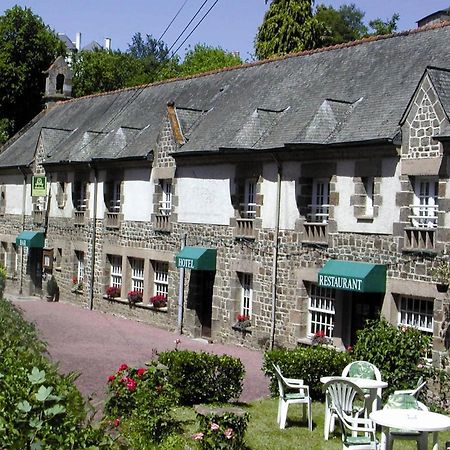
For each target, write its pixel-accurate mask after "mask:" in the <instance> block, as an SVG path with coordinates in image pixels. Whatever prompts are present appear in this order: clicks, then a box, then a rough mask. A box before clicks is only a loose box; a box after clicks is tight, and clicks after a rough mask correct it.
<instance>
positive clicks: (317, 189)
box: [307, 178, 330, 223]
mask: <svg viewBox="0 0 450 450" xmlns="http://www.w3.org/2000/svg"><path fill="white" fill-rule="evenodd" d="M329 201H330V180H329V179H328V178H314V179H313V181H312V194H311V204H310V205H308V208H309V211H310V212H309V213H308V219H307V221H308V222H312V223H328V217H329V210H330V204H329Z"/></svg>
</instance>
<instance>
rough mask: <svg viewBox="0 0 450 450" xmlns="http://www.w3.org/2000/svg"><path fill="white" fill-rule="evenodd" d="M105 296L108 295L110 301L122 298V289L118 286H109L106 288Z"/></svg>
mask: <svg viewBox="0 0 450 450" xmlns="http://www.w3.org/2000/svg"><path fill="white" fill-rule="evenodd" d="M105 294H106V297H107V298H108V299H110V300H111V299H113V298H118V297H120V287H118V286H108V287H107V288H106V292H105Z"/></svg>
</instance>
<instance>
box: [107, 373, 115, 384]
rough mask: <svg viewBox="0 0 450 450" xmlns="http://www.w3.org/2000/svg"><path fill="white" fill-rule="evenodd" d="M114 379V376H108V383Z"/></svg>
mask: <svg viewBox="0 0 450 450" xmlns="http://www.w3.org/2000/svg"><path fill="white" fill-rule="evenodd" d="M115 379H116V376H115V375H110V376H109V377H108V383H110V382H111V381H114V380H115Z"/></svg>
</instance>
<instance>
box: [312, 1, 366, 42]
mask: <svg viewBox="0 0 450 450" xmlns="http://www.w3.org/2000/svg"><path fill="white" fill-rule="evenodd" d="M364 15H365V13H364V12H363V11H361V10H360V9H358V8H357V7H356V6H355V4H353V3H352V4H350V5H341V6H340V7H339V9H334V8H333V7H332V6H325V5H319V6H318V7H317V12H316V19H317V20H318V21H319V22H320V23H321V24H322V25H323V27H324V34H323V44H324V45H334V44H341V43H343V42H349V41H354V40H357V39H361V38H362V37H363V36H365V35H367V31H368V30H367V27H366V26H365V25H364V23H363V18H364Z"/></svg>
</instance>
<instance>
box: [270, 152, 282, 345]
mask: <svg viewBox="0 0 450 450" xmlns="http://www.w3.org/2000/svg"><path fill="white" fill-rule="evenodd" d="M272 157H273V159H274V160H275V162H276V164H277V201H276V207H275V234H274V239H273V244H274V245H273V260H272V317H271V323H270V349H271V350H273V347H274V343H275V321H276V308H277V275H278V274H277V272H278V236H279V232H280V202H281V164H280V162H279V161H278V160H277V159H276V157H275V155H273V154H272Z"/></svg>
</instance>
